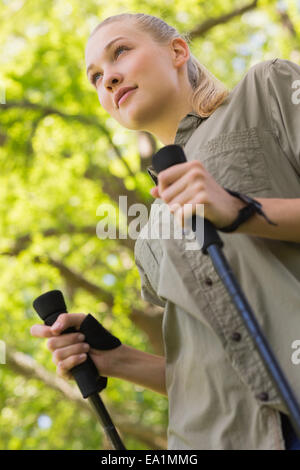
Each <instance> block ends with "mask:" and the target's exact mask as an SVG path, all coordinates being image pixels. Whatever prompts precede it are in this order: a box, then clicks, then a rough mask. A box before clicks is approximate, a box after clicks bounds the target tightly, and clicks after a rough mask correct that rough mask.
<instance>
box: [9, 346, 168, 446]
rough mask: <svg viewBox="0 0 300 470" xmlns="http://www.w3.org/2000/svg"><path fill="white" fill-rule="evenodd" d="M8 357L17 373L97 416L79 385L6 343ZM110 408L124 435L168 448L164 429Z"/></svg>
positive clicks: (117, 425) (10, 365) (148, 444)
mask: <svg viewBox="0 0 300 470" xmlns="http://www.w3.org/2000/svg"><path fill="white" fill-rule="evenodd" d="M6 359H7V365H8V366H9V367H10V368H11V369H12V370H13V371H14V372H16V373H17V374H21V375H23V376H24V377H26V378H27V379H37V380H40V381H41V382H43V384H45V385H46V386H47V387H49V388H51V389H53V390H55V391H57V392H59V393H61V394H62V395H63V397H64V398H66V399H67V400H70V401H72V402H74V404H76V405H77V406H79V408H80V409H82V410H84V411H86V412H88V413H89V414H90V415H91V416H92V417H93V418H95V414H94V411H93V410H92V409H91V407H90V406H89V404H88V402H86V401H85V400H84V399H83V398H82V396H81V394H80V392H79V390H78V389H77V387H75V386H71V385H70V384H69V383H68V382H67V381H66V380H64V379H62V378H60V377H59V376H57V375H56V374H52V373H51V372H49V371H47V370H46V369H45V368H44V367H43V366H41V365H40V364H38V363H37V362H36V361H35V360H34V359H33V358H32V357H30V356H28V355H26V354H24V353H22V352H19V351H16V350H14V349H13V348H11V347H8V346H7V345H6ZM109 408H110V411H109V413H110V414H111V416H112V419H113V421H114V422H115V423H116V427H118V430H119V431H120V433H121V434H123V436H125V435H130V436H131V437H134V438H135V439H138V440H139V441H142V442H144V444H146V445H147V446H148V447H150V448H151V449H166V447H167V442H166V435H165V432H164V431H163V430H162V429H158V428H157V429H153V428H152V429H149V428H147V427H144V426H142V425H141V424H140V423H138V422H134V421H133V420H130V419H129V418H128V417H127V418H126V419H125V418H124V416H121V415H120V414H119V413H118V412H117V411H116V410H114V409H113V407H112V406H110V407H109ZM101 431H102V429H101Z"/></svg>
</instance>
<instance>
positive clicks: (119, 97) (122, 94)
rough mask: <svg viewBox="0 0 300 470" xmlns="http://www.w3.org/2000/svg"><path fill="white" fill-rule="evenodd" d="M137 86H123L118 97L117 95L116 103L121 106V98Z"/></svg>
mask: <svg viewBox="0 0 300 470" xmlns="http://www.w3.org/2000/svg"><path fill="white" fill-rule="evenodd" d="M136 88H137V87H124V88H121V89H120V90H119V91H118V92H117V94H116V97H115V103H116V105H117V106H118V107H119V102H120V100H121V98H122V97H123V96H124V95H125V94H126V93H127V92H128V91H132V90H135V89H136Z"/></svg>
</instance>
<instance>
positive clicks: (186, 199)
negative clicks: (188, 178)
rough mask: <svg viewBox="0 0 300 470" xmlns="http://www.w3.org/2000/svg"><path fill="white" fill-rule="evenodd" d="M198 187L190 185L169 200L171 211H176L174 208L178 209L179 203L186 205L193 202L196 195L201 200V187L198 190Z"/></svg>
mask: <svg viewBox="0 0 300 470" xmlns="http://www.w3.org/2000/svg"><path fill="white" fill-rule="evenodd" d="M197 189H198V188H197V187H193V186H188V187H186V188H185V190H184V191H182V192H180V193H178V194H177V195H176V196H175V197H174V198H172V199H171V200H170V201H169V202H168V205H169V208H170V211H171V212H174V209H175V210H176V209H177V206H178V205H180V206H182V207H184V206H185V205H189V204H191V203H192V201H194V200H195V197H197V199H198V200H199V201H200V197H201V194H200V193H201V191H200V190H199V189H198V191H197ZM199 203H200V202H199ZM174 206H175V207H174Z"/></svg>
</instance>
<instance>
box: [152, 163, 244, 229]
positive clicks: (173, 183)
mask: <svg viewBox="0 0 300 470" xmlns="http://www.w3.org/2000/svg"><path fill="white" fill-rule="evenodd" d="M150 192H151V194H152V196H153V197H159V198H161V199H162V200H163V201H164V202H165V203H166V204H168V206H169V209H170V211H171V212H173V213H174V217H175V218H176V220H177V221H178V222H179V224H180V225H181V226H182V227H183V226H184V220H185V218H189V217H191V216H192V214H197V215H201V216H202V217H205V219H208V220H210V222H212V223H213V224H214V226H215V227H216V228H222V227H226V226H227V225H229V224H231V223H232V222H233V221H234V220H235V219H236V217H237V215H238V212H239V210H240V209H241V208H242V207H244V206H245V205H246V204H245V203H244V202H243V201H241V200H240V199H238V198H236V197H234V196H231V194H229V193H228V192H227V191H226V190H225V189H224V188H222V186H220V185H219V184H218V183H217V182H216V181H215V179H214V178H213V177H212V176H211V175H210V173H209V172H208V171H207V170H206V169H205V168H204V166H203V164H202V163H201V162H199V161H198V160H193V161H190V162H186V163H180V164H177V165H173V166H171V167H169V168H167V169H166V170H163V171H161V172H160V173H159V174H158V186H155V187H154V188H152V189H151V191H150ZM197 204H198V205H199V204H201V205H202V204H204V212H203V206H198V207H197Z"/></svg>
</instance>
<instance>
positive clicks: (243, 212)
mask: <svg viewBox="0 0 300 470" xmlns="http://www.w3.org/2000/svg"><path fill="white" fill-rule="evenodd" d="M224 189H225V190H226V191H227V192H228V193H229V194H231V195H232V196H234V197H237V198H238V199H240V200H241V201H243V202H245V203H246V204H247V205H246V206H245V207H243V208H242V209H240V210H239V213H238V216H237V218H236V219H235V220H234V221H233V222H232V224H230V225H227V226H226V227H222V228H217V230H220V232H234V231H235V230H236V229H237V228H238V227H239V226H240V225H241V224H242V223H244V222H246V220H248V219H249V218H250V217H251V216H252V215H253V214H255V213H256V212H257V213H258V214H260V215H262V216H263V217H264V218H265V219H266V221H267V222H268V223H269V224H272V225H278V224H276V223H275V222H272V221H271V220H270V219H269V218H268V217H267V216H266V214H265V213H264V211H263V210H262V205H261V203H260V202H258V201H256V199H252V198H251V197H249V196H246V195H245V194H242V193H239V192H237V191H232V190H231V189H228V188H224Z"/></svg>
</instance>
